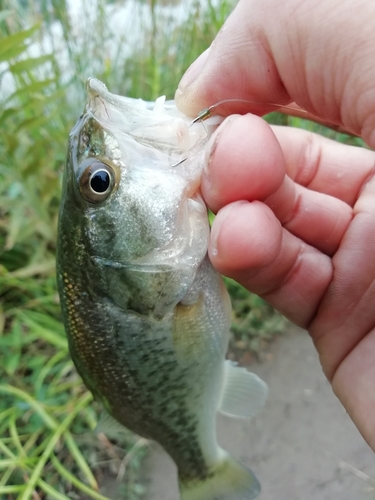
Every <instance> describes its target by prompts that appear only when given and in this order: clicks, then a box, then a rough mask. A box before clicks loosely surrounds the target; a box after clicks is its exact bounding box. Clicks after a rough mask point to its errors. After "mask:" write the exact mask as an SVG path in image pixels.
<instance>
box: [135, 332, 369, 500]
mask: <svg viewBox="0 0 375 500" xmlns="http://www.w3.org/2000/svg"><path fill="white" fill-rule="evenodd" d="M268 358H269V360H268V361H267V362H265V363H262V364H252V365H251V366H250V367H249V369H250V370H251V371H254V372H256V373H257V374H258V375H259V376H260V377H262V378H263V380H265V381H266V382H267V383H268V386H269V389H270V395H269V399H268V402H267V404H266V406H265V408H264V410H262V412H261V414H260V415H259V416H257V417H256V418H253V419H252V420H251V421H248V420H239V419H231V418H228V417H222V416H219V417H218V428H219V429H218V435H219V442H220V444H221V445H222V446H223V447H224V448H225V449H226V450H228V451H230V452H231V453H232V454H233V455H234V456H235V457H237V458H239V459H241V460H242V461H243V462H244V463H245V464H247V465H248V466H249V467H251V468H252V469H253V470H254V472H255V473H256V474H257V476H258V478H259V479H260V481H261V483H262V492H261V494H260V496H259V497H258V499H259V500H374V499H375V460H374V458H375V457H374V454H373V453H372V452H371V450H370V449H369V447H368V446H367V444H366V443H365V442H364V440H363V439H362V437H361V436H360V434H359V433H358V431H357V430H356V428H355V427H354V425H353V423H352V422H351V420H350V419H349V417H348V416H347V414H346V413H345V411H344V409H343V408H342V406H341V405H340V403H339V402H338V400H337V399H336V397H335V396H334V394H333V393H332V390H331V388H330V386H329V384H328V382H327V381H326V379H325V377H324V375H323V374H322V372H321V369H320V365H319V360H318V357H317V354H316V353H315V350H314V347H313V345H312V342H311V340H310V338H309V336H308V335H307V333H306V332H304V331H302V330H294V331H292V332H290V333H288V334H286V335H285V336H283V337H280V338H279V339H278V340H276V342H275V343H274V344H273V345H272V346H271V349H270V354H269V356H268ZM374 362H375V361H374ZM144 482H145V484H146V485H147V488H148V492H147V494H146V496H145V499H144V500H178V499H179V495H178V489H177V477H176V470H175V466H174V464H173V462H172V461H171V459H170V458H169V457H168V456H167V455H166V454H165V453H164V452H163V450H162V449H161V448H159V447H158V446H157V445H152V451H151V453H150V454H149V456H148V458H147V460H146V462H145V464H144Z"/></svg>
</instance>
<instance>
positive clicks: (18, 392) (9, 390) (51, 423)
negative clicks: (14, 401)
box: [0, 384, 57, 430]
mask: <svg viewBox="0 0 375 500" xmlns="http://www.w3.org/2000/svg"><path fill="white" fill-rule="evenodd" d="M1 392H3V393H5V394H12V395H14V396H16V397H18V398H20V399H23V400H24V401H26V402H27V403H29V405H30V406H31V407H32V408H33V409H34V410H35V412H36V413H37V414H38V415H39V417H40V418H41V419H42V420H43V422H44V423H45V424H46V426H47V427H48V428H49V429H52V430H55V429H56V426H57V423H56V421H55V420H54V419H53V418H52V417H51V416H50V415H49V414H48V413H47V412H46V410H45V409H44V408H43V406H42V405H41V404H40V403H39V401H37V400H36V399H35V398H33V397H32V396H30V394H27V392H25V391H23V390H22V389H18V388H17V387H13V386H11V385H7V384H0V393H1Z"/></svg>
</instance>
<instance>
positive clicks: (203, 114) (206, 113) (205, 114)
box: [190, 98, 307, 125]
mask: <svg viewBox="0 0 375 500" xmlns="http://www.w3.org/2000/svg"><path fill="white" fill-rule="evenodd" d="M232 102H238V103H242V104H264V105H266V106H275V107H276V108H283V109H289V110H290V111H296V109H295V108H292V107H291V106H284V105H283V104H276V103H273V102H260V101H252V100H250V99H235V98H232V99H223V100H222V101H218V102H216V103H215V104H212V105H211V106H209V107H208V108H205V109H202V111H200V112H199V113H198V115H197V116H196V118H194V120H192V122H191V123H190V125H193V124H194V123H197V122H199V121H202V122H203V121H204V120H207V119H208V118H210V117H211V116H212V110H214V109H216V108H217V107H218V106H221V105H222V104H227V103H232ZM298 111H299V112H301V113H306V114H307V111H305V110H304V109H301V108H300V109H298Z"/></svg>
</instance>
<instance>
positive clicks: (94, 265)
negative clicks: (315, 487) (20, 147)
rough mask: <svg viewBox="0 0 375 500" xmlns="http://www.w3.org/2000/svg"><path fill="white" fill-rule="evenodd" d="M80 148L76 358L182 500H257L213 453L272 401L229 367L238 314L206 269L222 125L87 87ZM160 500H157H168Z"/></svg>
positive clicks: (227, 460) (70, 315) (69, 182)
mask: <svg viewBox="0 0 375 500" xmlns="http://www.w3.org/2000/svg"><path fill="white" fill-rule="evenodd" d="M87 91H88V92H87V93H88V98H87V103H86V107H85V110H84V113H83V114H82V115H81V116H80V118H79V120H78V122H77V123H76V125H75V126H74V128H73V130H72V132H71V134H70V139H69V147H68V159H67V164H66V170H65V174H64V181H63V196H62V203H61V211H60V219H59V236H58V255H57V270H58V272H57V275H58V287H59V293H60V297H61V305H62V312H63V318H64V322H65V327H66V332H67V335H68V339H69V347H70V352H71V356H72V358H73V361H74V363H75V366H76V367H77V370H78V372H79V373H80V375H81V377H82V378H83V380H84V382H85V384H86V386H87V387H88V388H89V390H90V391H92V393H93V394H94V396H95V398H96V399H97V400H99V401H100V402H101V403H102V405H103V406H104V409H105V411H106V413H107V414H108V415H109V416H110V417H105V418H106V419H107V420H108V418H113V419H114V420H115V421H117V422H118V423H120V424H121V425H123V426H125V427H127V428H128V429H131V430H132V431H134V432H136V433H138V434H140V435H141V436H144V437H146V438H150V439H153V440H155V441H157V442H158V443H160V444H161V446H162V447H163V448H164V449H165V450H166V451H167V453H169V455H170V456H171V457H172V459H173V460H174V461H175V463H176V465H177V468H178V475H179V486H180V492H181V498H182V499H183V500H251V499H252V498H255V497H256V496H257V495H258V493H259V490H260V486H259V482H258V480H257V479H256V477H255V476H254V474H253V472H252V471H251V470H250V469H248V468H246V467H245V466H244V465H242V464H241V463H240V462H238V461H236V460H235V459H233V458H232V457H231V456H229V455H228V454H227V453H226V452H225V451H224V450H223V449H222V448H220V446H219V445H218V443H217V440H216V425H215V419H216V412H217V411H222V412H224V413H227V414H234V415H238V416H242V417H247V416H251V415H253V414H254V413H255V412H256V411H257V410H258V408H260V407H261V406H262V405H263V403H264V400H265V397H266V393H267V387H266V385H265V384H264V382H262V381H261V380H260V379H259V378H258V377H257V376H256V375H254V374H251V373H249V372H247V370H245V369H244V368H239V367H236V366H235V365H234V364H233V363H230V362H228V361H225V353H226V350H227V345H228V339H229V327H230V312H231V308H230V301H229V298H228V294H227V292H226V289H225V288H224V286H223V283H222V279H221V276H220V275H219V274H218V273H217V272H216V271H215V270H214V269H213V267H212V266H211V264H210V262H209V260H208V258H207V245H208V238H209V225H208V218H207V210H206V207H205V205H204V202H203V200H202V198H201V196H200V193H199V186H200V178H201V172H202V166H203V155H204V148H205V145H206V143H207V140H208V138H209V136H210V134H211V133H212V131H213V130H214V129H215V128H216V126H217V122H215V120H214V119H213V121H212V120H211V119H210V120H211V121H210V120H207V122H205V124H204V125H203V124H202V123H191V119H189V118H187V117H185V116H184V115H182V114H181V113H179V112H178V110H177V109H176V108H175V107H174V106H171V105H169V106H166V105H165V103H164V100H163V98H159V99H158V100H157V101H156V102H155V104H154V106H153V109H149V108H150V104H147V103H145V102H144V101H141V100H134V99H129V98H125V97H120V96H116V95H114V94H111V93H110V92H109V91H108V90H107V88H106V87H105V86H104V85H103V84H102V83H101V82H99V81H98V80H95V79H89V80H88V83H87ZM157 500H159V499H157Z"/></svg>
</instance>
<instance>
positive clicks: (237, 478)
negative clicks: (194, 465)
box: [180, 455, 260, 500]
mask: <svg viewBox="0 0 375 500" xmlns="http://www.w3.org/2000/svg"><path fill="white" fill-rule="evenodd" d="M259 492H260V483H259V481H258V479H257V478H256V476H255V474H254V473H253V471H251V470H250V469H248V468H247V467H245V466H244V465H242V464H241V463H240V462H237V461H236V460H234V458H232V457H231V456H229V455H226V456H225V457H224V458H223V460H221V461H220V462H219V463H218V464H217V465H216V466H215V467H214V468H213V469H212V471H211V473H210V475H209V477H207V478H206V479H197V480H191V481H183V480H182V479H180V493H181V500H252V499H253V498H255V497H257V496H258V494H259Z"/></svg>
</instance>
